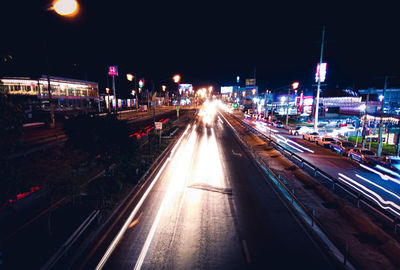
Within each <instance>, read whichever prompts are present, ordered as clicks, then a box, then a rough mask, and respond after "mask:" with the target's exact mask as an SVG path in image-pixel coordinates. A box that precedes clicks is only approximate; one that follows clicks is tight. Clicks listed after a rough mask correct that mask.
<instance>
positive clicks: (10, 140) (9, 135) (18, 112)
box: [0, 89, 25, 157]
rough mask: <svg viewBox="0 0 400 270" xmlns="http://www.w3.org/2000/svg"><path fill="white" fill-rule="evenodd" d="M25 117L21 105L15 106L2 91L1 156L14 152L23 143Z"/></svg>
mask: <svg viewBox="0 0 400 270" xmlns="http://www.w3.org/2000/svg"><path fill="white" fill-rule="evenodd" d="M24 120H25V115H24V112H23V110H22V106H21V105H17V104H13V103H12V102H11V101H10V99H9V98H8V96H7V95H6V94H5V93H3V92H2V90H1V89H0V155H1V156H2V157H3V156H5V155H7V154H9V153H10V152H12V151H14V150H15V149H16V148H17V147H18V146H19V145H20V144H21V142H22V137H23V135H24V133H23V129H22V128H23V124H24Z"/></svg>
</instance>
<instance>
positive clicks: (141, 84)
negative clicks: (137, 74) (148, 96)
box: [139, 79, 144, 88]
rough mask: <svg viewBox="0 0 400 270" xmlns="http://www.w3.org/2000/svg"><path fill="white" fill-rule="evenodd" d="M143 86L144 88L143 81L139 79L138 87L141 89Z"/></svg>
mask: <svg viewBox="0 0 400 270" xmlns="http://www.w3.org/2000/svg"><path fill="white" fill-rule="evenodd" d="M143 86H144V79H140V80H139V87H140V88H143Z"/></svg>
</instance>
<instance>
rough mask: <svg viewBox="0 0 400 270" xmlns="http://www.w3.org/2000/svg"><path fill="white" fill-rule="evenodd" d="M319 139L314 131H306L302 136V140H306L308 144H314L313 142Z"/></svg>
mask: <svg viewBox="0 0 400 270" xmlns="http://www.w3.org/2000/svg"><path fill="white" fill-rule="evenodd" d="M318 137H319V133H318V132H316V131H307V132H306V133H304V134H303V139H304V140H308V141H310V142H315V140H316V139H317V138H318Z"/></svg>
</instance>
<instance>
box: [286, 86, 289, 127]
mask: <svg viewBox="0 0 400 270" xmlns="http://www.w3.org/2000/svg"><path fill="white" fill-rule="evenodd" d="M289 97H290V86H289V88H288V91H287V100H286V126H287V125H288V123H289Z"/></svg>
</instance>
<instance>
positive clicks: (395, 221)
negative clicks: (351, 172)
mask: <svg viewBox="0 0 400 270" xmlns="http://www.w3.org/2000/svg"><path fill="white" fill-rule="evenodd" d="M231 117H233V118H234V119H236V120H237V121H238V122H239V123H241V124H242V125H243V126H245V127H246V128H247V129H248V130H250V131H251V132H252V133H254V134H256V135H257V136H258V137H260V138H262V139H263V140H264V141H267V142H268V143H269V144H270V145H272V146H273V147H275V148H276V149H277V150H278V151H280V152H281V153H283V154H284V155H285V156H287V157H289V159H290V160H291V161H295V162H297V164H299V165H300V167H301V168H302V169H305V166H307V167H308V169H309V170H310V171H311V173H312V175H313V176H314V177H315V178H317V177H318V176H320V178H323V179H325V181H328V184H329V186H330V188H331V189H332V190H336V189H337V188H340V189H341V190H342V191H343V192H344V193H345V195H346V196H344V195H342V196H343V197H346V198H347V199H349V198H351V199H353V200H355V204H356V205H357V207H360V205H361V203H364V204H365V205H366V206H367V207H368V208H372V209H374V210H375V211H376V212H378V213H379V216H380V217H383V218H384V219H385V220H386V222H389V223H391V224H392V226H393V229H394V232H395V233H397V232H398V231H399V230H398V227H399V218H400V216H399V215H398V214H397V213H396V212H394V211H393V210H392V211H391V209H390V208H389V209H387V210H386V209H383V208H382V207H380V206H379V205H377V204H376V203H374V202H373V201H372V200H371V199H370V198H368V197H366V196H364V195H363V194H361V193H360V192H357V191H356V190H354V189H353V188H351V187H350V186H348V185H346V184H345V183H343V182H342V181H340V180H339V179H336V178H335V177H332V176H331V175H330V174H328V173H326V172H324V171H323V170H321V169H320V168H318V167H316V166H314V165H313V164H311V163H310V162H308V161H307V160H305V159H303V158H302V157H301V156H299V155H297V154H296V153H294V152H292V151H289V150H288V149H286V148H285V147H284V146H283V145H281V144H279V143H278V142H276V141H274V140H273V139H271V138H269V137H268V136H266V135H265V134H263V133H261V132H260V131H258V130H257V129H255V128H253V127H252V126H250V125H249V124H247V123H244V122H243V121H242V120H241V119H239V118H238V117H236V116H234V115H231ZM317 179H318V178H317Z"/></svg>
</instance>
